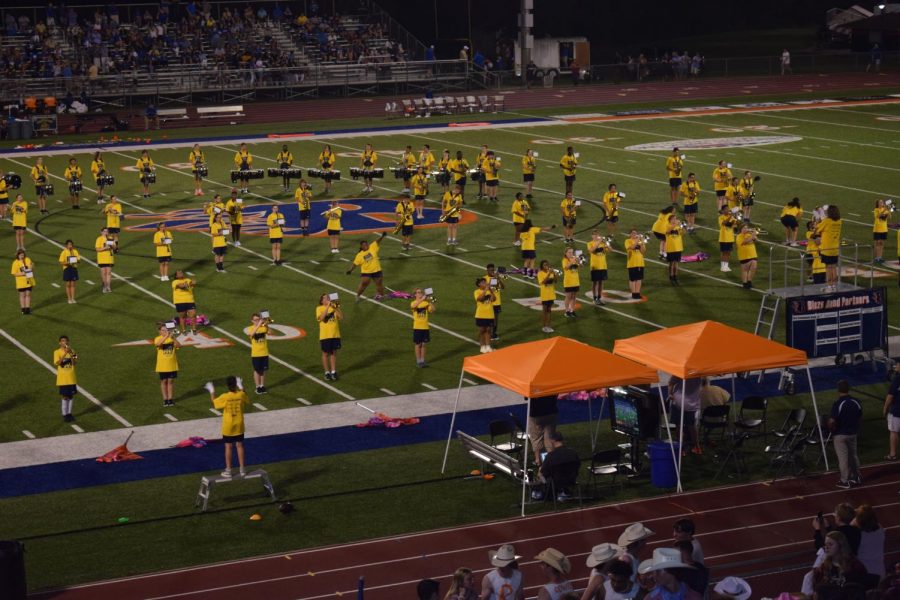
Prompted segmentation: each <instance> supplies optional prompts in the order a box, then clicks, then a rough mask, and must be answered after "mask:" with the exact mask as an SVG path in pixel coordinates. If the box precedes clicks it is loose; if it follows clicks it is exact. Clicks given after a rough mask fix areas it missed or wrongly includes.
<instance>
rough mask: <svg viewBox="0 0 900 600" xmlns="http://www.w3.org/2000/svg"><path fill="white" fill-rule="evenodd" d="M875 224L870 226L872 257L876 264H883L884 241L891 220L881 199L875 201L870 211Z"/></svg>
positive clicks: (888, 211) (889, 212) (887, 209)
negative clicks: (873, 246) (872, 247)
mask: <svg viewBox="0 0 900 600" xmlns="http://www.w3.org/2000/svg"><path fill="white" fill-rule="evenodd" d="M872 215H873V216H874V218H875V224H874V225H873V226H872V237H873V239H874V242H875V248H874V256H875V262H876V263H883V262H884V241H885V240H886V239H887V234H888V221H889V220H890V218H891V210H890V209H889V208H888V207H887V204H885V202H884V199H883V198H879V199H878V200H876V201H875V209H874V210H873V211H872Z"/></svg>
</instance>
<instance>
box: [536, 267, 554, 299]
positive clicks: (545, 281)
mask: <svg viewBox="0 0 900 600" xmlns="http://www.w3.org/2000/svg"><path fill="white" fill-rule="evenodd" d="M537 281H538V285H540V286H541V301H542V302H547V301H549V300H556V273H554V272H553V271H551V270H549V269H548V270H546V271H538V273H537Z"/></svg>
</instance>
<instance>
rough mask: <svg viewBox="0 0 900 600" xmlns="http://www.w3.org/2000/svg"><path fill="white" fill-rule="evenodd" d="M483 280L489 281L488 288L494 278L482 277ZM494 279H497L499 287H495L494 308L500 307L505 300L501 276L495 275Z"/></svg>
mask: <svg viewBox="0 0 900 600" xmlns="http://www.w3.org/2000/svg"><path fill="white" fill-rule="evenodd" d="M482 279H484V280H485V281H487V282H488V287H490V283H491V279H492V277H491V276H490V275H484V276H483V277H482ZM493 279H496V280H497V285H496V286H495V287H494V302H493V305H494V306H500V304H501V302H502V300H503V298H502V296H503V290H501V289H500V286H502V285H503V283H502V281H501V280H500V276H499V275H494V277H493Z"/></svg>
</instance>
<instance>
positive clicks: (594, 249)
mask: <svg viewBox="0 0 900 600" xmlns="http://www.w3.org/2000/svg"><path fill="white" fill-rule="evenodd" d="M611 245H612V238H604V237H603V236H601V235H600V230H599V229H595V230H594V231H592V232H591V241H589V242H588V243H587V250H588V254H590V255H591V265H590V266H591V295H592V296H593V297H594V304H596V305H597V306H602V305H603V282H604V281H606V280H607V278H608V277H609V273H608V271H607V263H606V255H607V254H609V251H610V246H611Z"/></svg>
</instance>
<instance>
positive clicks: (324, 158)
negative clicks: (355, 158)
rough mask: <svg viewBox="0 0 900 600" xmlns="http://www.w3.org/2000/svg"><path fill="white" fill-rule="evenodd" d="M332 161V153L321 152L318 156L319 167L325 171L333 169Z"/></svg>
mask: <svg viewBox="0 0 900 600" xmlns="http://www.w3.org/2000/svg"><path fill="white" fill-rule="evenodd" d="M334 161H335V157H334V152H325V151H324V150H323V151H322V153H321V154H319V165H320V166H321V167H322V168H323V169H325V170H326V171H330V170H332V169H333V168H334Z"/></svg>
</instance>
